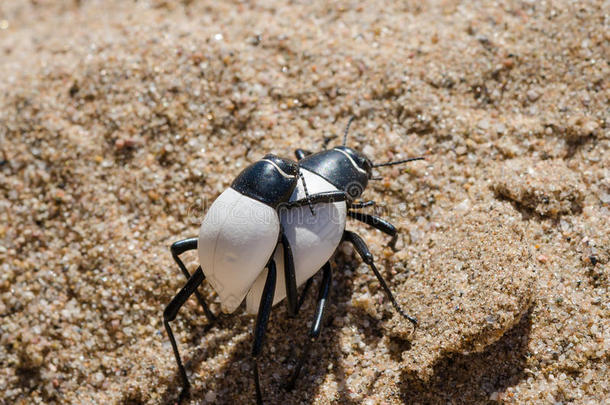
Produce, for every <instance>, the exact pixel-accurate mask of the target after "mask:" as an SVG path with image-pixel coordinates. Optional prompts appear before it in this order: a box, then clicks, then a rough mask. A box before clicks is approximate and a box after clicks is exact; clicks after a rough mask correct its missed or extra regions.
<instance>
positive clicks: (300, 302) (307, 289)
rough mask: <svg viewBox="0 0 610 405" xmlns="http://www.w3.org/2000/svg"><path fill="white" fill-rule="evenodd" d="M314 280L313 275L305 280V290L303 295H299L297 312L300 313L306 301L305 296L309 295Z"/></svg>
mask: <svg viewBox="0 0 610 405" xmlns="http://www.w3.org/2000/svg"><path fill="white" fill-rule="evenodd" d="M312 282H313V276H312V277H309V278H308V279H307V281H306V282H305V287H303V291H301V296H300V297H299V303H298V304H297V314H298V313H299V310H300V309H301V307H302V306H303V302H304V301H305V297H306V296H307V292H308V291H309V288H310V287H311V284H312Z"/></svg>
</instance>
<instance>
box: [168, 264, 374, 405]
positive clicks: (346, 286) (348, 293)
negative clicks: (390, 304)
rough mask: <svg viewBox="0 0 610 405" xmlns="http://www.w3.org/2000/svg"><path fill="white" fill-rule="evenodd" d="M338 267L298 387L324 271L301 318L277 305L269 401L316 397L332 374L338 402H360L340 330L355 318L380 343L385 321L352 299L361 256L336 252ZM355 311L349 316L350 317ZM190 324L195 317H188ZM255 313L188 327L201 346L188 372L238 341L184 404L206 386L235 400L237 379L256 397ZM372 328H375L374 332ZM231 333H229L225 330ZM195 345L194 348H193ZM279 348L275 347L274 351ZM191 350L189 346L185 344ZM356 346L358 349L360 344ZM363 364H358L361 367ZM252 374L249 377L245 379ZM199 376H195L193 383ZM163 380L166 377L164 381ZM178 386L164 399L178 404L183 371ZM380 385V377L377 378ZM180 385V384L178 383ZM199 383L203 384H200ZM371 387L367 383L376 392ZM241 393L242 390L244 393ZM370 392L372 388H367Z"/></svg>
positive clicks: (368, 339) (267, 378)
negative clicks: (243, 336)
mask: <svg viewBox="0 0 610 405" xmlns="http://www.w3.org/2000/svg"><path fill="white" fill-rule="evenodd" d="M334 260H335V262H336V264H334V265H333V266H332V268H333V285H332V288H331V292H330V298H329V303H328V306H327V308H326V312H325V315H324V327H323V328H322V332H321V335H320V337H319V339H318V340H317V341H316V342H314V343H313V344H312V346H311V351H310V353H309V356H308V358H307V360H306V361H305V364H304V365H303V369H302V371H301V374H300V376H299V379H298V380H297V383H296V386H295V388H294V389H293V390H292V391H287V390H286V389H285V384H286V382H287V381H288V380H289V378H290V377H291V375H292V370H293V369H294V366H295V365H296V362H297V359H298V358H299V356H300V353H301V352H302V349H303V348H304V346H305V343H306V341H307V339H308V332H309V328H310V325H311V321H312V319H313V316H314V311H315V307H316V304H317V294H318V289H319V286H320V282H321V278H322V277H321V272H320V273H318V274H316V276H315V279H314V280H315V281H314V283H313V285H312V288H311V289H310V291H309V292H308V296H307V297H306V299H305V302H304V303H303V306H302V308H301V310H300V312H299V315H298V316H297V317H296V318H289V317H288V314H287V311H286V309H285V305H283V304H282V303H280V304H278V305H277V306H275V307H274V308H273V311H272V313H271V317H270V322H269V324H268V330H267V335H266V336H265V341H264V348H263V353H262V355H261V358H260V360H259V364H260V368H259V370H260V377H261V388H262V390H263V399H264V400H265V402H266V403H298V402H302V401H304V400H305V401H307V400H309V401H311V400H312V399H313V398H314V397H315V396H316V394H317V392H318V391H319V389H320V386H321V385H322V383H323V381H324V380H325V379H328V378H331V379H332V380H334V382H335V383H336V384H337V393H336V396H335V398H334V400H333V401H334V402H335V401H336V402H339V403H342V404H350V405H356V404H359V403H360V401H359V400H358V399H353V398H351V396H350V395H349V393H350V389H349V387H348V384H347V379H348V377H349V375H350V374H351V373H350V372H348V371H347V370H345V368H344V367H343V365H342V363H343V360H344V359H345V354H344V352H343V351H342V350H341V342H340V331H341V326H342V325H343V322H344V320H345V319H348V318H349V321H348V322H349V325H346V326H350V327H354V328H356V329H357V330H358V332H359V333H360V334H361V335H363V338H362V341H363V342H364V343H365V344H366V345H367V346H371V345H375V344H377V343H378V342H379V341H380V340H381V338H382V337H383V325H382V321H379V320H377V319H375V318H374V317H372V316H370V315H369V314H367V313H366V312H365V311H364V310H362V309H359V308H355V307H353V306H352V305H351V303H350V301H351V298H352V295H353V293H354V287H353V286H354V283H353V280H352V278H353V277H354V276H353V274H352V275H348V274H346V273H347V272H346V270H347V269H351V270H353V269H354V267H357V266H359V265H360V261H359V258H358V257H357V256H356V255H355V254H354V255H353V256H352V257H346V256H345V255H344V254H343V253H338V254H337V255H336V256H335V259H334ZM348 314H349V317H348ZM188 323H190V322H188ZM253 325H254V317H249V316H244V315H237V316H223V317H221V319H220V320H219V322H217V324H215V325H214V326H207V327H206V328H203V329H202V328H198V327H196V326H187V328H188V333H189V336H190V337H189V345H192V346H196V345H199V347H198V348H197V350H195V351H194V352H191V356H190V360H188V361H187V362H186V364H185V366H186V368H187V372H189V371H190V370H193V369H194V368H195V369H196V368H197V367H198V365H199V364H201V363H202V362H205V361H206V360H209V359H210V358H212V357H214V356H215V355H217V354H218V351H219V347H221V346H223V345H229V344H230V345H232V346H233V347H232V348H231V354H230V357H229V359H228V360H227V361H223V364H224V365H223V366H222V367H221V368H219V369H218V370H214V373H211V374H210V377H208V378H207V379H206V380H205V381H203V382H202V383H201V384H194V386H192V387H191V392H190V396H189V398H188V399H187V400H185V401H183V403H185V404H186V403H198V402H197V401H198V400H199V399H201V398H204V397H205V395H206V394H207V390H206V389H205V388H203V387H214V391H215V392H216V393H217V394H218V395H217V397H216V399H215V401H214V403H217V404H233V403H235V396H233V395H224V394H223V393H227V392H229V393H230V392H234V391H235V389H236V382H237V381H246V380H247V383H246V382H244V384H243V385H241V386H240V388H239V389H240V391H242V393H243V392H246V393H247V394H245V397H246V398H248V397H249V398H251V401H252V402H253V403H254V402H255V389H254V381H253V377H252V368H251V365H252V360H251V355H250V353H251V350H252V337H251V334H252V328H253ZM212 329H220V330H222V331H223V333H221V334H220V335H219V334H217V333H215V335H214V337H212V338H210V339H208V340H207V341H206V343H205V345H201V344H200V342H201V341H202V338H203V337H205V336H206V334H207V333H208V331H211V330H212ZM371 330H373V331H374V333H371ZM224 332H226V333H224ZM244 333H246V334H247V336H248V338H246V339H241V340H239V341H237V342H235V341H234V338H235V336H236V335H239V334H244ZM192 346H191V347H192ZM271 348H274V350H270V349H271ZM182 350H183V352H184V353H185V354H186V353H187V349H186V347H185V348H184V349H182ZM355 350H358V349H357V348H356V349H355ZM356 367H358V366H356ZM244 375H246V377H247V378H246V380H244ZM193 378H196V376H195V375H193V376H190V379H191V382H193V381H192V379H193ZM162 383H163V382H162ZM164 383H166V384H168V385H170V386H171V387H172V388H170V389H168V390H167V391H166V392H165V394H164V395H163V397H162V400H161V401H162V403H164V404H174V403H176V401H177V400H178V397H179V391H180V389H179V388H180V387H181V380H180V375H179V374H178V372H177V370H176V373H175V374H174V376H173V377H172V378H171V379H169V380H168V381H166V382H164ZM372 384H374V380H373V382H372ZM174 387H175V388H174ZM197 387H199V388H197ZM371 389H372V386H371V387H365V391H370V390H371ZM242 393H240V394H242ZM364 394H366V392H365V393H364Z"/></svg>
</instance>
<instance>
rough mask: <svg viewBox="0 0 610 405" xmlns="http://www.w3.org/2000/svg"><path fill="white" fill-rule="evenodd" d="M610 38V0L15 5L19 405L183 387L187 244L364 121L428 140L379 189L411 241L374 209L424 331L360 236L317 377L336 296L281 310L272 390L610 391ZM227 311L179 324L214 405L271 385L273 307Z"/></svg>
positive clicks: (11, 221) (394, 146) (374, 136)
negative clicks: (211, 213)
mask: <svg viewBox="0 0 610 405" xmlns="http://www.w3.org/2000/svg"><path fill="white" fill-rule="evenodd" d="M609 43H610V2H608V1H582V2H578V1H544V2H538V1H476V2H459V1H451V0H445V1H430V2H419V1H403V2H356V1H339V2H333V3H332V4H327V3H326V2H324V1H319V2H313V3H312V4H309V2H281V1H266V2H213V1H209V2H206V1H197V0H193V1H189V0H183V1H171V0H168V1H153V0H151V1H137V2H133V1H130V2H122V1H50V0H49V1H42V0H41V1H34V0H32V1H24V0H2V2H1V3H0V403H1V404H31V403H45V404H47V403H74V404H99V403H106V404H171V403H174V402H175V401H176V399H177V396H178V392H179V384H180V380H179V376H178V374H177V369H176V365H175V362H174V357H173V354H172V352H171V347H170V345H169V341H168V338H167V336H166V334H165V331H164V329H163V324H162V310H163V308H164V306H165V305H166V304H167V303H168V302H169V301H170V299H171V297H172V296H173V295H174V294H175V293H176V292H177V291H178V289H179V288H180V287H181V286H182V285H183V283H184V280H183V278H182V276H181V274H180V272H179V269H178V268H177V267H176V265H175V264H174V263H173V261H172V259H171V256H170V254H169V249H168V247H169V245H170V244H171V243H172V242H174V241H176V240H178V239H182V238H185V237H190V236H194V235H196V234H197V231H198V225H199V222H200V220H201V218H202V216H203V215H204V214H205V209H206V206H208V205H209V203H210V202H211V201H213V199H214V198H215V197H217V196H218V195H219V194H220V193H221V192H222V191H223V190H224V189H225V188H226V187H228V185H229V184H230V183H231V181H232V179H233V178H234V177H235V176H236V174H237V173H238V172H239V171H240V170H241V169H242V168H243V167H245V166H246V165H248V164H249V163H251V162H253V161H255V160H257V159H259V158H260V157H262V156H263V155H264V154H266V153H269V152H274V153H276V154H279V155H282V156H287V157H292V156H293V150H294V149H296V148H298V147H301V148H306V149H310V150H313V151H318V150H321V149H322V148H323V147H324V146H325V145H330V146H332V145H335V144H338V143H340V139H339V137H338V136H337V134H341V132H342V131H343V128H344V126H345V124H346V123H347V120H348V118H349V117H350V116H351V115H355V116H356V117H357V120H356V121H355V122H354V124H353V126H352V133H351V135H350V139H349V145H350V146H352V147H355V148H358V149H359V150H362V151H364V152H365V153H366V154H367V155H368V156H369V157H371V158H372V159H373V160H375V161H378V162H379V161H386V160H390V159H397V158H403V157H408V156H418V155H426V156H427V158H428V160H427V161H425V162H415V163H412V164H410V165H409V166H408V167H407V166H401V167H394V168H388V169H385V170H380V171H379V173H380V175H382V176H384V180H383V181H378V182H374V183H372V184H371V186H370V187H369V189H368V190H367V191H366V193H365V196H364V197H365V198H366V199H374V200H376V201H377V202H378V207H377V208H376V210H377V212H378V213H379V214H380V215H383V216H384V217H386V218H388V219H390V220H391V221H392V222H394V223H395V224H396V225H397V226H398V227H399V229H400V233H401V236H400V238H399V242H398V247H399V248H400V250H399V251H398V252H397V253H394V252H392V251H391V250H390V249H389V248H387V242H388V238H387V237H385V236H384V235H382V234H380V233H379V232H378V231H376V230H373V229H370V228H368V227H366V226H365V225H363V224H360V223H356V222H352V221H350V222H349V223H348V228H349V229H353V230H356V231H357V232H358V233H360V234H361V235H362V236H363V238H364V239H365V241H366V242H367V243H368V244H369V246H370V247H371V249H372V252H373V254H374V255H375V257H376V260H377V262H378V263H379V267H380V268H381V269H382V272H383V274H384V275H385V276H386V277H387V278H388V280H389V283H390V285H391V288H392V289H393V291H394V292H395V294H396V296H397V299H398V300H399V302H400V303H401V305H402V306H403V307H404V308H405V310H406V311H407V312H409V313H411V314H413V315H415V316H417V317H418V319H419V320H420V327H419V329H418V330H417V332H416V333H415V334H414V335H413V336H411V335H410V326H409V324H408V323H405V322H403V320H402V319H400V318H399V317H397V316H396V315H395V313H394V311H393V310H392V308H391V306H389V305H388V303H387V302H386V300H385V299H384V296H383V292H382V291H381V290H380V288H379V286H378V283H377V281H376V279H375V277H374V276H373V274H372V273H371V272H370V271H369V270H368V268H367V267H366V266H365V265H363V264H362V263H361V261H360V260H359V258H358V257H357V255H356V254H355V252H353V251H352V249H351V248H348V247H344V248H340V249H339V252H338V254H337V256H336V260H335V266H334V269H335V271H334V274H335V276H334V284H333V288H332V292H331V296H332V305H330V307H329V310H328V312H327V317H326V319H327V322H326V324H325V325H326V326H325V328H324V329H323V332H322V337H321V338H320V340H319V341H318V343H316V344H315V345H314V346H313V349H312V351H311V356H310V359H309V360H308V362H307V364H306V369H305V373H304V375H303V377H302V379H301V380H300V382H299V383H298V386H297V388H296V389H295V390H294V391H293V392H289V393H287V392H285V390H284V389H283V388H282V384H283V382H284V381H285V379H286V378H287V377H288V376H289V374H290V370H291V368H292V367H293V366H294V358H295V355H296V354H298V353H299V348H300V347H301V346H302V345H303V344H304V342H305V341H306V332H307V330H308V325H309V322H310V319H311V317H312V313H313V310H314V299H313V296H314V294H312V295H311V296H310V297H309V299H308V300H307V301H306V304H305V306H304V308H303V310H302V312H301V314H300V316H299V317H298V318H297V319H288V318H287V316H286V310H285V308H284V305H278V306H277V307H276V308H275V309H274V311H273V313H272V315H271V323H270V329H269V333H268V338H267V342H266V346H265V351H264V358H263V361H262V364H263V365H262V381H263V387H264V392H265V397H266V399H267V400H268V403H271V404H275V403H277V404H280V403H283V404H289V403H316V404H327V403H336V404H361V403H364V404H378V403H379V404H386V403H387V404H402V403H406V404H411V403H420V404H424V403H443V404H446V403H454V404H466V403H468V404H472V403H494V402H496V401H497V402H501V403H544V404H567V403H576V404H585V403H586V404H589V403H590V404H599V403H604V402H605V403H608V402H610V386H609V385H610V383H609V381H610V369H609V368H610V366H609V364H610V361H609V357H610V307H609V305H610V295H609V284H608V272H609V270H608V266H609V264H608V261H609V259H610V236H609V229H610V215H609V211H610V205H609V204H610V154H609V146H610V130H609V128H608V118H609V116H610V103H609V99H610V90H609V85H608V79H609V77H610V68H609V59H610V46H609ZM187 256H188V257H187V258H188V262H189V265H190V266H191V267H192V268H194V266H196V257H195V255H193V254H190V255H187ZM318 282H319V280H318V279H317V280H316V283H315V285H314V286H317V284H318ZM201 291H202V293H204V294H205V295H206V296H209V297H211V299H213V297H214V295H213V293H212V291H211V290H210V289H209V287H207V286H204V287H202V288H201ZM212 309H213V310H214V311H218V305H216V304H214V305H212ZM205 323H206V321H205V317H204V316H203V314H202V311H201V309H200V308H199V307H198V306H197V305H196V302H195V300H191V301H189V302H188V304H187V305H185V307H184V308H183V310H182V312H181V313H180V315H179V317H178V320H177V321H176V322H174V330H175V332H176V333H177V338H178V340H179V345H180V349H181V353H182V355H183V359H184V360H186V361H187V368H188V370H189V373H190V380H191V383H192V395H191V398H190V401H189V403H193V404H199V403H230V404H242V403H251V402H252V400H253V397H254V385H253V382H252V369H251V367H250V360H249V355H250V350H251V349H250V347H251V330H252V326H253V318H252V317H249V316H246V315H245V314H244V313H243V311H238V312H237V313H236V315H235V316H234V317H233V318H231V319H227V320H224V321H223V322H221V323H220V324H219V325H218V326H215V327H213V328H211V329H209V330H206V328H205Z"/></svg>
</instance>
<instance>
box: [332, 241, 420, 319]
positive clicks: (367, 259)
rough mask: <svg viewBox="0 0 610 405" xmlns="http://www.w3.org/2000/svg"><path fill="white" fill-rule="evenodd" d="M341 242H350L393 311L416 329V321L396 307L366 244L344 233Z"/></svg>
mask: <svg viewBox="0 0 610 405" xmlns="http://www.w3.org/2000/svg"><path fill="white" fill-rule="evenodd" d="M343 240H344V241H346V242H350V243H351V244H352V245H353V246H354V248H355V249H356V251H357V252H358V254H359V255H360V257H361V258H362V261H364V263H366V264H367V265H368V266H369V267H370V268H371V270H373V273H375V277H377V280H379V284H381V288H382V289H383V291H384V292H385V294H386V296H387V297H388V298H389V299H390V302H392V305H393V306H394V309H396V312H398V313H399V314H400V315H401V316H402V317H403V318H405V319H407V320H408V321H409V322H411V323H412V324H413V327H414V328H415V327H417V319H415V318H414V317H412V316H411V315H408V314H407V313H405V312H404V311H403V310H402V308H401V307H400V305H398V302H396V299H395V298H394V295H393V294H392V291H391V290H390V287H388V284H387V283H386V282H385V280H384V279H383V276H382V275H381V273H379V270H377V267H376V266H375V259H374V258H373V254H372V253H371V251H370V250H369V248H368V246H366V243H364V241H363V240H362V238H361V237H360V236H358V235H357V234H356V233H354V232H350V231H345V233H344V234H343Z"/></svg>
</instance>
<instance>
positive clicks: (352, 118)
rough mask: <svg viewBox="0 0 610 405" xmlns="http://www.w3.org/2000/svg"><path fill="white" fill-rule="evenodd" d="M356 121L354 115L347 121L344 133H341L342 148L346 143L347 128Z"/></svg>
mask: <svg viewBox="0 0 610 405" xmlns="http://www.w3.org/2000/svg"><path fill="white" fill-rule="evenodd" d="M355 119H356V116H355V115H352V116H351V117H350V119H349V121H347V126H346V127H345V132H343V146H345V142H347V133H348V132H349V126H350V125H352V122H353V121H354V120H355Z"/></svg>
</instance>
